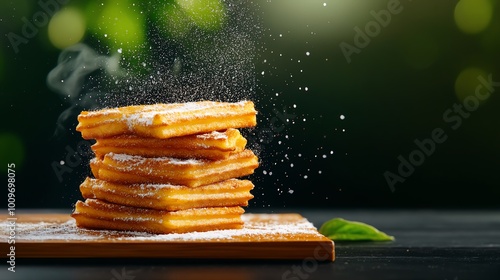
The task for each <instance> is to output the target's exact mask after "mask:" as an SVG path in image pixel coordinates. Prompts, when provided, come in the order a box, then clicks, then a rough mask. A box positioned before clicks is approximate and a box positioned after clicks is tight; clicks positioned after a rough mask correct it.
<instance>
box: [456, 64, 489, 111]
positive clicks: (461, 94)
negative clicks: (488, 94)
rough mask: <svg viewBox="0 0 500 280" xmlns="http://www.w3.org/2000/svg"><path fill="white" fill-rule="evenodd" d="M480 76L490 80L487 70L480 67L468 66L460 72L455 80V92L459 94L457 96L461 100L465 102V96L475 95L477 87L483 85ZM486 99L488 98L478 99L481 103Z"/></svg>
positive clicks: (483, 89)
mask: <svg viewBox="0 0 500 280" xmlns="http://www.w3.org/2000/svg"><path fill="white" fill-rule="evenodd" d="M479 77H483V78H484V79H485V80H486V81H487V80H488V79H487V77H488V74H487V72H486V71H484V70H483V69H480V68H475V67H470V68H466V69H464V70H462V72H460V74H458V77H457V79H456V80H455V94H456V95H457V98H458V99H459V100H460V102H463V101H464V100H465V98H467V97H469V96H474V95H475V94H476V89H477V87H478V86H480V85H481V81H480V80H479ZM483 86H484V85H483ZM486 90H487V89H485V88H482V91H486ZM484 101H486V99H485V100H480V99H478V102H479V103H480V104H481V103H482V102H484Z"/></svg>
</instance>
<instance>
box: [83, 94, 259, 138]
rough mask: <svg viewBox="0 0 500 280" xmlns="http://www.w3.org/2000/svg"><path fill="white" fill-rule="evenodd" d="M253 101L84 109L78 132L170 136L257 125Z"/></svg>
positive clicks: (105, 135) (97, 135) (104, 135)
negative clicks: (96, 109)
mask: <svg viewBox="0 0 500 280" xmlns="http://www.w3.org/2000/svg"><path fill="white" fill-rule="evenodd" d="M256 114H257V112H256V111H255V108H254V103H253V102H251V101H240V102H236V103H228V102H216V101H199V102H187V103H170V104H154V105H135V106H127V107H120V108H112V109H103V110H98V111H83V112H82V113H81V114H80V115H79V116H78V122H79V123H78V126H77V127H76V130H77V131H80V132H81V133H82V137H83V138H84V139H100V138H108V137H113V136H118V135H126V134H135V135H138V136H142V137H153V138H162V139H166V138H171V137H177V136H184V135H191V134H200V133H206V132H211V131H215V130H225V129H228V128H243V127H253V126H255V125H256V124H257V121H256Z"/></svg>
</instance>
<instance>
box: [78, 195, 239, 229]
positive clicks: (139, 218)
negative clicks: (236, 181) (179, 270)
mask: <svg viewBox="0 0 500 280" xmlns="http://www.w3.org/2000/svg"><path fill="white" fill-rule="evenodd" d="M243 212H244V211H243V208H241V207H239V206H236V207H209V208H195V209H187V210H180V211H162V210H155V209H146V208H136V207H129V206H123V205H117V204H112V203H107V202H104V201H101V200H98V199H86V200H85V202H82V201H78V202H77V203H76V205H75V210H74V212H73V214H72V215H71V216H72V217H73V218H74V219H75V220H76V224H77V226H78V227H84V228H88V229H109V230H126V231H145V232H151V233H184V232H191V231H209V230H220V229H238V228H242V226H243V221H242V220H241V214H243Z"/></svg>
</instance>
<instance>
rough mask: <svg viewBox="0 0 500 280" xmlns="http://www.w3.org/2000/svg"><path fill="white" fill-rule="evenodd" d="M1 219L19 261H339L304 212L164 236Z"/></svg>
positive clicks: (47, 218) (38, 219) (48, 217)
mask: <svg viewBox="0 0 500 280" xmlns="http://www.w3.org/2000/svg"><path fill="white" fill-rule="evenodd" d="M0 218H1V219H2V220H1V222H0V238H1V239H2V240H8V239H9V237H10V238H11V239H12V236H13V235H15V244H14V246H15V255H16V258H172V259H282V260H286V259H288V260H290V259H295V260H304V259H306V258H313V259H315V260H317V261H333V260H334V259H335V247H334V243H333V242H332V241H331V240H330V239H328V238H326V237H325V236H323V235H321V234H320V233H318V231H317V230H316V228H314V226H313V225H312V224H311V223H309V222H308V221H307V220H306V219H305V218H304V217H302V216H301V215H299V214H244V215H243V220H244V221H245V226H244V228H243V229H241V230H226V231H212V232H205V233H202V232H196V233H185V234H164V235H157V234H147V233H138V232H118V231H97V230H85V229H79V228H77V227H76V226H75V223H74V220H73V219H72V218H71V217H70V216H69V215H66V214H23V215H16V216H15V220H14V219H8V218H12V217H8V216H6V215H1V216H0ZM13 222H15V230H13V231H12V230H11V229H12V227H11V226H12V224H13ZM10 246H12V245H9V244H8V243H7V242H2V243H1V244H0V252H2V254H4V253H8V252H9V251H10Z"/></svg>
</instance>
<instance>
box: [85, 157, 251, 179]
mask: <svg viewBox="0 0 500 280" xmlns="http://www.w3.org/2000/svg"><path fill="white" fill-rule="evenodd" d="M258 165H259V162H258V159H257V156H255V154H254V153H253V152H252V151H251V150H244V151H242V152H239V153H236V154H231V155H230V156H229V157H228V158H227V159H222V160H215V161H213V160H201V159H184V160H181V159H176V158H170V157H157V158H145V157H141V156H131V155H126V154H113V153H111V154H106V155H105V156H104V158H103V159H99V158H93V159H92V160H91V161H90V168H91V169H92V173H93V174H94V177H95V178H97V179H101V180H105V181H109V182H117V183H130V184H141V183H159V184H173V185H185V186H188V187H198V186H202V185H207V184H211V183H215V182H219V181H224V180H227V179H230V178H237V177H242V176H246V175H250V174H252V173H253V171H254V170H255V168H257V167H258Z"/></svg>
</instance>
